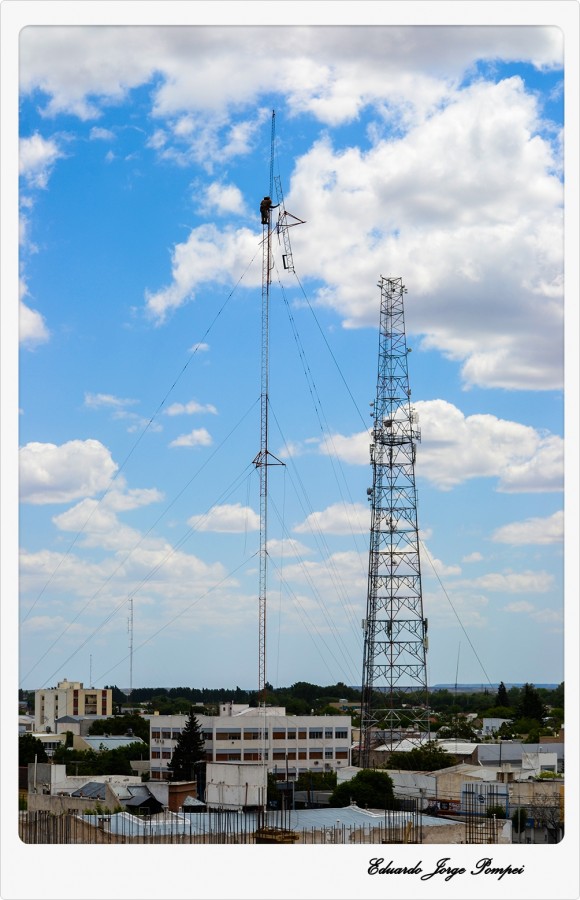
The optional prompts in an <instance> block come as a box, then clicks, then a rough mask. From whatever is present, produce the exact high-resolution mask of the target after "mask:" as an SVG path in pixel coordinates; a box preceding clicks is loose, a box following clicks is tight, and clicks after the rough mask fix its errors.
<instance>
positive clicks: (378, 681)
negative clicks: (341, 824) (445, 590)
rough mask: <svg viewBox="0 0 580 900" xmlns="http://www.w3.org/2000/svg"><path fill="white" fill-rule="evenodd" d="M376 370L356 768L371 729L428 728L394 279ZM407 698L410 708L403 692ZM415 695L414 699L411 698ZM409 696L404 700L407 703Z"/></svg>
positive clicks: (399, 308)
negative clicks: (370, 508) (365, 604)
mask: <svg viewBox="0 0 580 900" xmlns="http://www.w3.org/2000/svg"><path fill="white" fill-rule="evenodd" d="M378 286H379V287H380V289H381V313H380V334H379V365H378V378H377V393H376V399H375V400H374V401H373V403H372V404H371V406H372V408H373V409H372V413H371V415H372V417H373V420H374V422H373V428H372V443H371V446H370V456H371V465H372V470H373V486H372V488H369V489H368V492H367V493H368V497H369V500H370V501H371V503H372V515H371V533H370V548H369V572H368V594H367V613H366V619H365V620H364V622H363V627H364V657H363V687H362V701H361V741H360V760H359V765H360V766H362V767H364V768H368V767H369V759H370V749H371V740H372V732H373V730H375V729H379V728H380V730H381V731H382V732H383V733H382V735H381V736H382V738H383V740H384V741H385V743H386V744H387V746H390V747H391V748H392V749H396V747H397V745H398V744H399V742H400V739H401V738H403V737H410V738H412V739H414V740H415V741H416V742H418V741H419V740H421V739H424V738H425V734H426V733H427V734H428V731H429V711H428V689H427V669H426V651H427V620H426V619H425V618H424V616H423V598H422V592H421V564H420V557H419V533H418V525H417V493H416V488H415V453H416V444H417V442H418V441H420V433H419V429H418V427H417V421H418V418H417V414H416V413H415V411H414V409H413V407H412V406H411V399H410V397H411V391H410V389H409V374H408V364H407V357H408V353H409V350H408V348H407V341H406V335H405V316H404V304H403V297H404V294H405V293H406V288H405V287H404V285H403V282H402V279H401V278H384V277H382V276H381V278H380V281H379V285H378ZM411 692H412V693H413V694H414V695H415V698H414V701H415V705H414V707H410V706H409V704H408V703H406V702H405V695H407V694H409V693H411ZM417 694H418V695H419V697H417ZM409 699H410V698H409Z"/></svg>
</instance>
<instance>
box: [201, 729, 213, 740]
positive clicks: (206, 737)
mask: <svg viewBox="0 0 580 900" xmlns="http://www.w3.org/2000/svg"><path fill="white" fill-rule="evenodd" d="M201 736H202V738H203V739H204V741H213V731H207V730H206V731H202V733H201Z"/></svg>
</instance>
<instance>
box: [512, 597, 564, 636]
mask: <svg viewBox="0 0 580 900" xmlns="http://www.w3.org/2000/svg"><path fill="white" fill-rule="evenodd" d="M503 611H504V612H507V613H516V614H522V615H527V616H529V617H530V618H531V619H533V620H534V621H535V622H538V623H539V624H540V625H544V626H546V627H548V629H549V630H550V631H559V630H560V628H561V626H562V624H563V622H564V614H563V612H562V610H559V609H549V608H548V607H545V608H544V609H538V608H537V607H536V606H534V604H533V603H530V602H529V601H527V600H519V601H516V602H514V603H508V604H507V606H504V608H503Z"/></svg>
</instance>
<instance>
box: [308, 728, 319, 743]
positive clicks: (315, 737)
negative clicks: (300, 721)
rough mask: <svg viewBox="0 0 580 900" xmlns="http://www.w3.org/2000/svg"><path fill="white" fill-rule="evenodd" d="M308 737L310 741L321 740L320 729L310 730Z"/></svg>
mask: <svg viewBox="0 0 580 900" xmlns="http://www.w3.org/2000/svg"><path fill="white" fill-rule="evenodd" d="M309 735H310V740H311V741H319V740H322V728H310V729H309Z"/></svg>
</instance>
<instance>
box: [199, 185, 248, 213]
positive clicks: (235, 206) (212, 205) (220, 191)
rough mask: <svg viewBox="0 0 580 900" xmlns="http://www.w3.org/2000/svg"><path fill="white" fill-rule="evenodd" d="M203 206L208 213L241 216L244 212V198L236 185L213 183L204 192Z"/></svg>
mask: <svg viewBox="0 0 580 900" xmlns="http://www.w3.org/2000/svg"><path fill="white" fill-rule="evenodd" d="M203 206H204V209H206V210H207V211H208V212H210V211H211V212H213V213H218V214H226V215H229V214H231V213H234V214H240V213H242V212H243V211H244V198H243V196H242V192H241V191H240V189H239V188H238V187H236V185H235V184H223V183H221V182H219V181H213V182H212V183H211V184H209V185H208V186H207V187H206V188H205V190H204V196H203Z"/></svg>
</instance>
